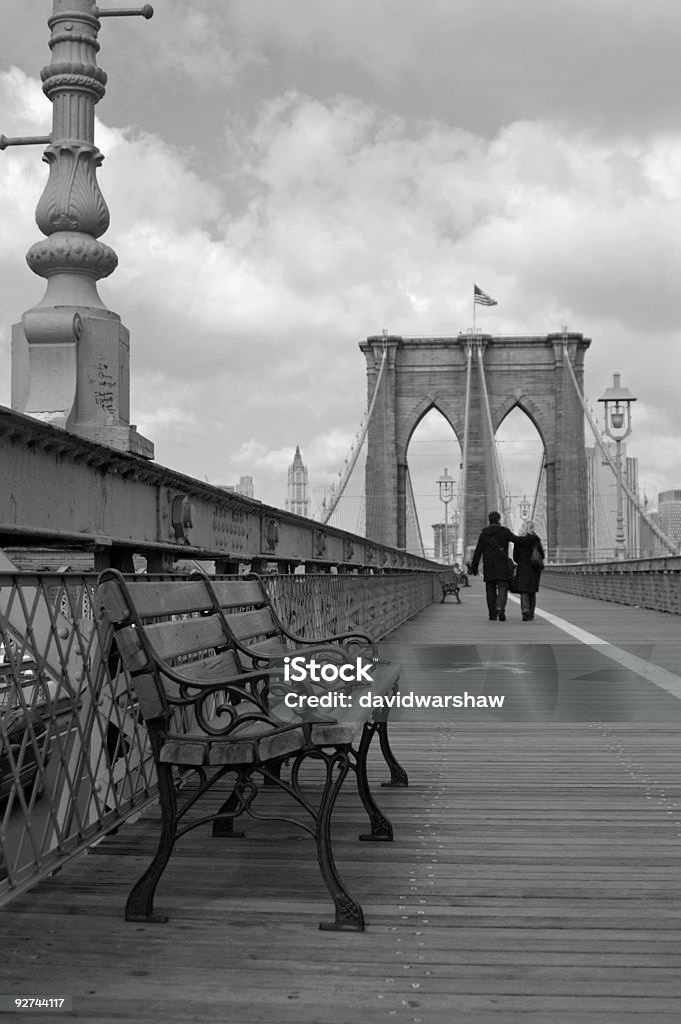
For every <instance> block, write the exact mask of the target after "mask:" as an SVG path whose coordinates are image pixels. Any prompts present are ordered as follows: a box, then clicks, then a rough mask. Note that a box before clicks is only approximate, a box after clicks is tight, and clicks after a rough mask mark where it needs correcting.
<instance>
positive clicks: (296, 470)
mask: <svg viewBox="0 0 681 1024" xmlns="http://www.w3.org/2000/svg"><path fill="white" fill-rule="evenodd" d="M286 509H287V511H288V512H295V514H296V515H297V516H309V514H310V512H309V509H310V499H309V497H308V494H307V469H306V468H305V465H304V464H303V457H302V455H301V454H300V446H299V445H296V454H295V455H294V456H293V462H292V463H291V465H290V466H289V470H288V497H287V499H286Z"/></svg>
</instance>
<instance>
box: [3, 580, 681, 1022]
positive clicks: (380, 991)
mask: <svg viewBox="0 0 681 1024" xmlns="http://www.w3.org/2000/svg"><path fill="white" fill-rule="evenodd" d="M481 591H482V588H481V585H480V584H479V583H476V584H475V585H474V586H473V587H471V588H470V589H469V590H464V591H463V592H462V596H463V601H464V604H463V605H462V606H458V605H456V604H455V603H454V602H453V600H452V599H451V598H450V599H448V601H447V602H446V603H445V604H444V605H434V606H432V608H430V609H428V610H427V611H426V612H424V613H423V614H422V615H421V616H420V617H419V619H418V620H414V621H413V622H412V623H408V624H406V625H405V626H404V627H402V629H400V630H399V631H398V632H397V634H396V635H395V637H394V639H395V640H396V641H398V642H400V643H403V642H404V643H416V642H419V640H420V641H421V642H423V641H429V642H431V643H448V642H458V643H462V642H466V641H467V642H470V641H473V640H488V639H489V638H490V637H489V629H490V627H491V628H493V629H495V630H496V631H497V633H496V634H495V639H496V640H497V641H502V642H505V643H518V642H520V641H522V642H523V643H530V642H537V643H546V642H555V641H557V639H558V635H559V634H558V631H556V635H555V636H554V635H553V631H554V629H556V627H555V625H552V624H549V623H548V622H547V621H542V620H541V619H539V620H536V621H535V622H534V623H527V624H523V623H521V622H520V621H519V613H518V611H517V608H511V610H510V615H509V621H508V622H507V623H504V624H500V623H488V622H487V621H486V620H485V618H484V601H483V600H482V593H481ZM575 602H576V599H573V598H569V597H567V596H565V595H560V594H551V593H549V592H544V591H542V593H541V603H542V607H545V608H546V609H548V610H550V611H551V612H552V613H553V614H555V615H558V616H561V615H563V616H565V617H566V618H568V617H571V618H572V621H575V620H577V619H579V618H580V616H581V617H582V619H583V621H582V622H581V623H580V622H578V623H577V624H578V625H581V628H583V629H589V630H590V631H591V632H594V633H597V634H598V635H600V636H603V637H604V638H605V639H613V640H616V639H619V636H615V635H613V636H610V637H608V636H606V633H608V631H610V632H611V633H614V634H620V633H624V636H623V637H622V639H623V640H627V641H629V642H631V641H633V640H635V639H637V633H636V630H638V637H639V638H640V640H641V641H642V642H643V641H644V640H645V641H646V642H650V643H653V642H656V643H658V644H660V645H663V644H664V643H666V642H668V643H669V644H671V643H673V641H674V640H675V639H676V640H677V639H678V635H679V621H678V619H676V620H675V619H673V617H671V616H663V615H656V614H655V613H652V612H638V611H637V610H636V609H620V608H615V607H614V606H612V605H598V603H597V602H584V601H583V600H580V601H579V606H578V607H577V606H576V604H575ZM573 605H574V607H573ZM596 605H598V606H597V607H595V608H593V607H591V606H596ZM568 612H570V615H568ZM629 612H631V613H632V614H631V615H629ZM622 613H624V615H625V617H626V623H625V626H623V624H622V621H623V620H622ZM637 616H638V618H637ZM500 629H505V630H506V633H505V634H504V635H503V639H502V637H501V636H500V635H499V633H498V631H499V630H500ZM523 631H524V632H523ZM478 634H479V635H478ZM532 634H538V635H539V637H540V638H537V637H535V638H534V640H533V638H532ZM519 638H520V639H519ZM561 639H562V640H565V637H564V636H563V637H561ZM670 699H671V698H670ZM679 729H680V727H679V726H678V725H674V724H667V723H665V722H658V723H653V724H636V723H629V724H627V723H624V724H616V723H612V722H599V721H593V722H582V723H566V724H545V723H529V724H523V723H522V722H520V723H492V722H486V721H485V720H484V719H478V718H476V719H474V720H471V721H470V724H469V722H468V721H464V720H461V721H458V720H457V721H456V722H451V721H446V720H445V719H444V718H443V719H442V720H441V721H439V722H436V723H434V724H432V725H427V724H425V723H420V722H417V721H412V722H405V723H404V724H398V725H396V726H395V729H394V732H393V739H394V747H395V750H396V752H397V754H398V756H399V758H400V760H401V761H402V763H403V764H404V765H405V767H406V768H407V770H408V771H409V774H410V779H411V784H410V787H409V789H406V790H398V789H382V790H377V795H378V796H379V798H380V801H381V804H382V806H383V807H384V808H385V810H386V811H387V812H388V813H389V815H390V817H391V818H392V820H393V823H394V825H395V841H394V842H393V843H391V844H367V843H359V842H357V840H356V836H357V833H358V832H359V831H363V830H364V829H365V821H364V820H363V816H362V813H361V810H360V808H359V806H358V801H357V799H356V797H355V796H354V794H353V792H352V789H351V787H347V792H346V793H344V794H343V795H342V797H341V800H340V802H339V805H338V809H337V814H336V822H335V838H336V857H337V862H338V866H339V868H340V870H341V872H342V874H343V876H344V878H345V879H346V881H347V882H348V884H349V887H350V888H351V890H352V892H353V893H354V894H355V895H356V896H357V897H358V898H359V899H360V900H361V902H362V903H363V905H364V908H365V912H366V916H367V921H368V928H367V931H366V932H365V933H364V934H348V933H335V932H321V931H318V930H317V924H318V922H319V921H320V920H328V919H329V918H330V916H331V904H330V901H329V900H328V897H327V896H326V893H325V889H324V887H323V885H322V882H321V879H320V878H319V875H318V871H317V867H316V863H315V858H314V852H313V849H312V848H311V841H310V840H309V839H307V838H306V837H304V836H303V835H302V833H300V832H297V831H296V830H294V829H293V828H292V827H291V826H287V825H282V824H277V825H271V824H267V825H265V824H263V823H255V822H254V823H249V822H247V823H246V828H247V836H246V837H245V838H244V839H239V840H214V839H211V838H210V837H209V836H207V835H206V834H205V833H203V832H199V831H197V832H195V833H193V834H191V835H189V836H187V837H185V838H184V839H183V840H182V841H181V843H180V846H179V849H178V851H177V853H176V854H175V856H174V857H173V859H172V860H171V863H170V866H169V868H168V870H167V872H166V875H165V876H164V879H163V882H162V884H161V887H160V889H159V894H158V904H159V907H160V908H161V909H164V910H166V911H167V912H168V913H169V914H170V917H171V920H170V922H169V923H168V924H166V925H156V926H150V925H140V924H126V923H125V922H124V921H123V920H122V908H123V905H124V902H125V897H126V894H127V890H128V888H129V886H130V884H131V882H132V881H133V880H134V879H135V877H136V876H137V873H138V872H139V871H140V869H141V867H142V866H143V864H144V863H145V861H146V859H147V857H148V854H149V852H150V851H151V849H152V848H153V845H154V840H153V833H154V827H153V818H154V815H153V814H151V815H149V816H148V817H146V816H145V817H144V818H143V819H141V820H140V821H138V822H136V823H135V824H133V825H128V826H126V827H124V828H122V829H121V830H120V831H119V833H118V834H117V835H115V836H111V837H108V838H107V839H106V840H104V841H103V842H102V843H100V845H99V846H98V847H96V848H95V849H94V850H93V851H92V852H91V853H90V854H89V855H87V856H86V857H81V858H80V859H78V860H76V861H74V862H72V863H71V864H69V865H67V866H66V867H65V868H64V869H63V870H62V871H61V872H60V873H59V874H58V875H56V876H55V877H54V878H52V879H50V880H48V881H46V882H44V883H42V884H41V885H39V886H38V887H36V889H34V890H33V891H32V892H30V893H29V894H27V895H26V896H23V897H21V898H19V899H17V900H16V901H14V902H13V903H12V904H10V906H9V907H8V908H7V909H6V910H5V911H3V913H2V915H0V944H1V945H0V948H2V951H3V952H2V960H1V962H0V976H1V982H0V991H1V992H2V993H3V994H15V993H16V994H25V995H29V994H37V995H50V994H52V995H55V994H59V995H65V994H68V995H71V996H72V997H73V1007H74V1009H73V1013H72V1014H70V1015H69V1016H70V1017H71V1019H74V1018H75V1019H79V1020H83V1021H91V1022H98V1024H108V1022H114V1021H116V1022H120V1021H131V1022H133V1021H134V1022H149V1024H151V1022H157V1021H158V1022H167V1021H173V1022H190V1021H192V1022H194V1021H211V1022H212V1021H215V1022H218V1021H220V1022H228V1024H259V1022H268V1024H289V1022H290V1024H293V1022H296V1024H297V1022H301V1024H360V1022H365V1021H366V1022H371V1024H373V1022H379V1021H380V1022H390V1021H397V1022H410V1024H450V1022H456V1024H467V1022H475V1024H515V1022H521V1021H522V1022H536V1024H553V1022H557V1024H572V1022H574V1024H629V1022H634V1021H635V1022H636V1024H648V1022H653V1021H655V1022H662V1024H667V1022H669V1024H672V1022H674V1024H677V1022H678V1021H679V1020H681V969H680V968H681V772H680V770H679V769H680V768H681V764H680V761H681V759H680V756H679ZM373 767H374V771H375V774H376V779H377V780H378V779H380V778H381V777H383V776H384V774H385V772H384V769H383V768H382V766H381V762H380V759H379V758H378V757H374V758H373ZM269 798H270V797H269V794H268V799H269ZM44 1017H45V1014H44V1013H39V1014H34V1015H28V1016H26V1019H29V1020H44Z"/></svg>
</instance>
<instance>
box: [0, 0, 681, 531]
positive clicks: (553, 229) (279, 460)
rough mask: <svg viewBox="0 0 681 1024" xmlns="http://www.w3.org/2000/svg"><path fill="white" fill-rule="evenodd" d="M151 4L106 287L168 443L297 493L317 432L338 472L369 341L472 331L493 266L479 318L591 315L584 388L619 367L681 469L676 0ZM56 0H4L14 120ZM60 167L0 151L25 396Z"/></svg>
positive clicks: (32, 87)
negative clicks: (25, 366) (479, 291)
mask: <svg viewBox="0 0 681 1024" xmlns="http://www.w3.org/2000/svg"><path fill="white" fill-rule="evenodd" d="M102 6H105V4H104V2H103V3H102ZM108 6H116V5H115V3H113V2H112V3H111V4H108ZM154 8H155V12H156V13H155V17H154V18H153V20H151V21H144V20H143V19H141V18H125V19H109V20H106V21H104V22H103V25H102V31H101V33H100V42H101V46H102V49H101V51H100V54H99V57H98V61H99V64H100V65H101V66H102V67H103V68H104V70H105V71H106V72H107V74H108V75H109V86H108V91H107V95H106V97H105V98H104V100H103V101H102V102H101V103H100V104H99V106H98V108H97V113H98V117H99V121H98V126H97V136H96V142H97V145H98V146H99V148H100V149H101V151H102V152H103V153H104V154H105V157H106V159H105V162H104V164H103V166H102V168H101V169H100V172H99V181H100V185H101V188H102V191H103V193H104V196H105V198H106V200H107V203H108V205H109V208H110V211H111V227H110V229H109V231H108V232H107V234H106V235H105V237H104V241H105V242H107V243H108V244H109V245H111V246H112V247H113V248H114V249H115V250H116V251H117V253H118V255H119V260H120V265H119V268H118V270H117V271H116V272H115V273H114V274H113V275H112V276H111V277H110V278H109V279H108V280H106V281H104V282H102V283H101V285H100V293H101V295H102V297H103V299H104V301H105V302H106V303H107V305H108V306H109V307H110V308H111V309H113V310H115V311H116V312H117V313H119V314H120V316H121V318H122V320H123V322H124V323H125V324H126V326H127V327H128V328H129V329H130V331H131V336H132V380H133V385H132V407H133V417H132V418H133V420H134V422H136V423H137V424H138V427H139V429H140V430H141V431H142V433H143V434H145V435H146V436H148V437H149V438H151V439H152V440H153V441H154V443H155V445H156V457H157V461H158V462H160V463H162V464H165V465H167V466H170V467H173V468H176V469H179V470H181V471H182V472H185V473H189V474H191V475H193V476H196V477H200V478H208V479H209V480H210V481H211V482H213V483H232V482H235V481H236V480H237V479H238V477H239V476H240V475H241V474H250V475H252V476H253V477H254V478H255V488H256V496H257V497H260V498H261V499H262V500H264V501H267V502H269V503H272V504H283V501H284V498H285V494H286V469H287V466H288V465H289V463H290V462H291V459H292V455H293V451H294V450H295V446H296V444H300V446H301V449H302V451H303V455H304V458H305V461H306V463H307V464H308V467H309V471H310V478H311V482H312V484H313V489H314V490H316V491H317V492H318V490H319V488H320V487H321V486H322V484H323V483H324V482H330V481H332V480H333V479H334V478H335V476H336V473H337V471H338V469H339V468H340V466H341V464H342V462H343V459H344V457H345V456H346V454H347V450H348V448H349V446H350V443H351V441H352V439H353V437H354V435H355V432H356V430H357V428H358V426H359V423H360V419H361V416H362V412H363V408H364V406H365V404H366V383H365V365H364V359H363V356H362V354H361V352H360V351H359V349H358V347H357V346H358V342H359V341H360V340H362V339H363V338H365V337H366V336H367V335H369V334H376V333H380V332H381V331H382V330H383V329H384V328H386V329H387V330H388V331H390V332H391V333H395V334H403V335H439V334H442V335H454V334H457V333H458V332H459V331H460V330H464V329H465V328H467V327H468V326H470V323H471V302H470V297H471V288H472V283H473V281H476V282H477V283H478V284H479V285H480V286H481V287H483V288H484V289H485V290H486V291H487V292H489V293H490V294H491V295H493V296H494V297H495V298H496V299H497V300H498V303H499V305H498V306H497V307H494V308H493V309H484V310H481V311H480V316H479V323H480V324H481V325H482V326H483V327H484V329H485V330H488V331H490V332H492V333H499V334H505V333H510V334H522V333H538V334H541V333H546V332H547V331H555V330H560V329H561V327H562V326H563V325H564V324H567V325H568V326H569V328H570V329H571V330H576V331H581V332H583V333H584V334H586V335H588V336H589V337H591V338H592V339H593V344H592V347H591V349H590V351H589V353H588V355H587V380H586V391H587V395H588V397H589V399H590V400H591V401H594V400H595V399H596V398H598V396H599V395H600V394H601V393H602V391H603V390H604V388H605V387H606V386H607V385H609V384H610V382H611V379H612V374H613V372H615V371H619V372H621V374H622V382H623V383H624V384H626V385H628V386H630V387H631V388H632V389H633V390H634V391H635V393H636V395H637V396H638V399H639V401H638V402H637V404H636V407H635V431H634V435H633V439H632V441H631V442H630V445H629V453H630V454H632V455H637V456H638V457H639V460H640V470H639V473H640V479H641V481H642V483H643V484H645V486H646V489H647V491H648V494H649V496H651V497H653V496H655V495H656V494H657V491H658V490H660V489H665V488H669V487H681V444H679V438H680V436H681V422H680V418H679V393H680V391H681V345H680V336H679V332H680V326H681V289H680V288H679V282H680V281H681V245H680V244H679V235H680V234H681V231H680V229H681V101H680V100H679V96H681V62H679V59H678V40H679V38H681V5H680V4H679V3H678V0H646V2H645V3H637V2H635V0H422V2H421V3H418V4H417V3H414V2H413V0H323V2H321V0H220V2H218V0H192V3H187V2H186V0H185V2H182V3H181V2H180V0H157V2H156V3H155V4H154ZM51 10H52V3H51V0H3V46H2V52H1V53H0V110H1V111H2V117H1V118H0V121H1V123H0V131H1V132H3V133H4V134H6V135H22V134H40V133H45V132H48V131H49V129H50V124H51V105H50V103H49V102H48V101H47V99H45V97H44V96H43V95H42V92H41V89H40V79H39V73H40V68H41V67H42V65H43V64H45V63H48V62H49V59H50V53H49V49H48V46H47V42H48V39H49V31H48V28H47V25H46V19H47V17H48V16H49V14H50V12H51ZM46 174H47V168H46V166H45V165H44V164H43V163H42V162H41V160H40V149H39V148H38V147H32V148H25V149H13V150H7V151H5V152H4V153H3V154H0V224H1V229H0V272H1V276H0V365H2V366H4V367H5V371H4V372H3V373H2V374H0V403H2V404H7V405H9V402H10V395H9V331H10V325H11V324H12V323H13V322H14V321H16V320H18V319H20V317H21V314H22V313H23V311H24V310H26V309H28V308H30V307H31V306H32V305H34V304H35V303H36V302H37V301H38V300H39V298H40V297H41V295H42V292H43V282H42V281H41V280H40V279H38V278H36V277H35V276H34V275H32V274H31V272H30V271H29V270H28V268H27V267H26V264H25V261H24V254H25V252H26V250H27V249H28V248H29V246H30V245H31V244H33V242H35V241H37V240H38V239H39V237H40V234H39V232H38V229H37V228H36V226H35V223H34V220H33V214H34V210H35V205H36V203H37V200H38V198H39V196H40V194H41V192H42V189H43V185H44V181H45V179H46ZM519 417H520V414H518V415H517V417H514V421H511V422H508V423H507V424H505V427H504V430H505V433H504V434H503V441H502V444H501V448H502V454H503V455H504V458H505V463H506V475H507V479H508V480H509V483H511V485H512V488H513V487H515V488H516V489H517V490H518V491H522V490H525V489H527V488H528V487H529V486H531V481H532V479H533V475H534V472H535V470H534V464H535V462H536V458H537V454H538V444H537V440H536V435H534V439H533V433H532V430H530V431H529V432H528V429H527V427H526V426H523V424H522V422H518V420H519ZM446 437H447V435H446V433H445V432H443V431H442V429H441V427H439V426H438V424H437V423H435V422H432V421H431V420H429V421H428V422H427V423H425V424H424V425H423V427H422V428H421V429H420V430H419V432H418V435H416V436H415V438H414V444H413V450H412V452H411V455H412V457H413V464H414V477H415V480H416V487H415V489H416V490H417V492H418V493H419V494H424V495H425V493H426V492H428V493H429V495H430V503H427V502H426V499H425V497H424V498H423V502H422V510H423V515H424V519H426V520H428V519H429V518H430V522H433V521H434V518H433V517H435V516H436V514H437V508H438V503H437V499H436V498H435V497H433V493H432V492H434V491H435V486H434V483H433V484H432V486H431V485H430V484H429V483H428V482H427V481H428V480H430V479H432V480H433V481H434V480H435V479H436V478H437V476H439V475H440V473H441V472H442V469H443V467H444V466H445V465H449V466H450V471H453V470H454V468H455V465H456V463H457V462H458V456H457V454H456V446H455V445H452V444H451V442H449V443H448V442H447V440H446ZM525 437H527V441H526V442H525V441H523V438H525ZM426 525H427V524H426ZM426 543H432V541H429V540H426Z"/></svg>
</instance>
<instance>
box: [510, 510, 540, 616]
mask: <svg viewBox="0 0 681 1024" xmlns="http://www.w3.org/2000/svg"><path fill="white" fill-rule="evenodd" d="M535 551H536V552H537V555H538V557H539V558H540V559H541V568H540V566H539V565H537V564H536V561H537V556H536V555H534V552H535ZM533 556H534V557H533ZM544 558H545V555H544V549H543V547H542V545H541V541H540V539H539V537H538V536H537V534H536V533H535V532H534V523H532V522H527V523H525V525H524V527H523V529H522V531H521V539H520V540H519V541H516V543H515V545H514V547H513V559H514V561H515V562H517V565H518V569H517V574H516V589H517V591H518V593H519V594H520V610H521V611H522V613H523V622H529V621H530V619H533V618H534V609H535V605H536V603H537V591H538V590H539V577H540V576H541V570H542V568H543V564H544Z"/></svg>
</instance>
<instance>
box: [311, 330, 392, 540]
mask: <svg viewBox="0 0 681 1024" xmlns="http://www.w3.org/2000/svg"><path fill="white" fill-rule="evenodd" d="M387 361H388V342H387V339H386V340H384V342H383V355H382V356H381V365H380V367H379V370H378V377H377V378H376V385H375V387H374V393H373V395H372V396H371V402H370V403H369V408H368V410H367V412H366V415H365V416H364V418H363V420H362V422H361V424H360V428H359V432H358V434H357V437H356V438H355V440H354V442H353V444H352V447H351V449H350V454H349V456H348V457H347V459H346V460H345V464H344V468H343V470H341V472H340V473H339V476H340V482H339V483H338V485H337V487H334V488H333V489H332V492H331V497H330V500H329V504H328V505H326V506H325V507H324V508H323V510H322V523H324V524H326V523H328V521H329V520H330V519H331V516H332V515H333V513H334V512H335V511H336V508H337V506H338V503H339V501H340V500H341V498H342V497H343V494H344V492H345V488H346V487H347V486H348V482H349V480H350V477H351V476H352V471H353V469H354V468H355V466H356V465H357V460H358V458H359V455H360V452H361V450H362V446H363V444H364V441H365V438H366V436H367V432H368V430H369V423H370V422H371V416H372V414H373V411H374V408H375V406H376V399H377V398H378V391H379V388H380V386H381V381H382V380H383V372H384V370H385V365H386V363H387Z"/></svg>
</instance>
